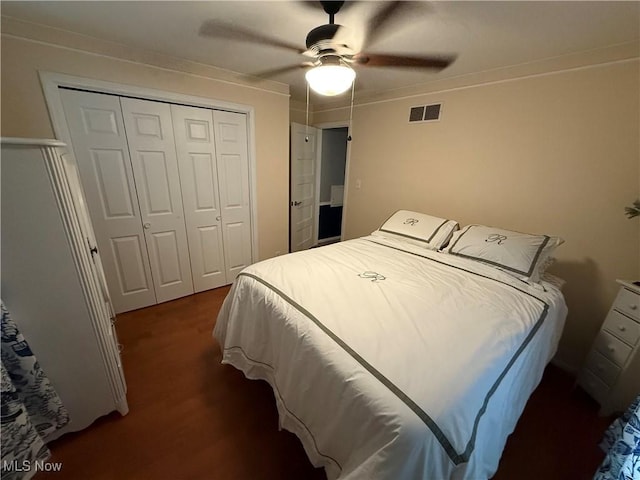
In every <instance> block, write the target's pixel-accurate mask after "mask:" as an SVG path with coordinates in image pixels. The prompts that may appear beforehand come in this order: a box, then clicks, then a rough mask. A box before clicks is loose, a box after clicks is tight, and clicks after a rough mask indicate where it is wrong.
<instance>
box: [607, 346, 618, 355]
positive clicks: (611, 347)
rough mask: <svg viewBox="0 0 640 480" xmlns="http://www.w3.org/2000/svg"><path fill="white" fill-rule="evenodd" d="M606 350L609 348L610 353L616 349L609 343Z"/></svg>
mask: <svg viewBox="0 0 640 480" xmlns="http://www.w3.org/2000/svg"><path fill="white" fill-rule="evenodd" d="M607 350H609V351H610V352H611V353H613V352H615V351H616V347H613V346H611V345H607Z"/></svg>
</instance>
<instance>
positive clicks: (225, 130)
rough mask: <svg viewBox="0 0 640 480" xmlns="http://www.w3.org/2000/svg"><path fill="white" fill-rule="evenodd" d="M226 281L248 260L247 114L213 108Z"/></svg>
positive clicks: (249, 221)
mask: <svg viewBox="0 0 640 480" xmlns="http://www.w3.org/2000/svg"><path fill="white" fill-rule="evenodd" d="M212 113H213V125H214V136H215V144H216V159H217V162H216V163H217V168H218V179H219V182H218V184H219V186H220V211H221V213H222V237H223V241H224V247H225V248H224V256H225V265H226V272H227V281H228V282H229V283H231V282H232V281H233V280H234V279H235V278H236V276H237V275H238V273H240V271H241V270H242V269H243V268H245V267H247V266H249V265H250V264H251V202H250V195H249V188H250V185H249V155H248V151H247V144H248V143H247V116H246V115H244V114H241V113H232V112H223V111H220V110H213V111H212Z"/></svg>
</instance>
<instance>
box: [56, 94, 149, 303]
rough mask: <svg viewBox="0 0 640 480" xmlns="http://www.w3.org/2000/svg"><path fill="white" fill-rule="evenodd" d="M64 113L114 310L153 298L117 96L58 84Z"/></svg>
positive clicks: (147, 258) (145, 247)
mask: <svg viewBox="0 0 640 480" xmlns="http://www.w3.org/2000/svg"><path fill="white" fill-rule="evenodd" d="M60 95H61V97H62V101H63V105H64V110H65V116H66V118H67V124H68V127H69V131H70V134H71V140H72V142H73V149H74V152H75V157H76V161H77V163H78V169H79V171H80V176H81V179H82V184H83V188H84V191H85V195H86V197H87V203H88V207H89V214H90V215H91V220H92V224H93V228H94V231H95V234H96V240H97V243H98V249H99V251H100V254H101V257H102V260H103V266H104V271H105V275H106V277H107V283H108V284H109V288H110V293H111V299H112V301H113V306H114V308H115V310H116V312H124V311H127V310H133V309H136V308H141V307H146V306H148V305H153V304H155V303H157V300H156V294H155V289H154V286H153V281H152V276H151V268H150V264H149V256H148V255H147V246H146V242H145V237H144V234H143V229H142V221H141V216H140V209H139V207H138V197H137V193H136V189H135V184H134V182H133V172H132V168H131V160H130V158H129V147H128V145H127V136H126V134H125V129H124V123H123V120H122V111H121V107H120V99H119V98H118V97H116V96H112V95H101V94H95V93H89V92H81V91H74V90H61V91H60Z"/></svg>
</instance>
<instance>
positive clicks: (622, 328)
mask: <svg viewBox="0 0 640 480" xmlns="http://www.w3.org/2000/svg"><path fill="white" fill-rule="evenodd" d="M626 329H627V327H625V326H624V325H618V330H620V331H621V332H624V331H625V330H626Z"/></svg>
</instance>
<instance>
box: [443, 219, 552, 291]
mask: <svg viewBox="0 0 640 480" xmlns="http://www.w3.org/2000/svg"><path fill="white" fill-rule="evenodd" d="M563 242H564V240H563V239H562V238H560V237H552V236H549V235H532V234H529V233H521V232H514V231H511V230H504V229H501V228H495V227H487V226H485V225H467V226H466V227H464V228H463V229H462V230H459V231H458V232H456V233H454V234H453V238H452V239H451V242H450V243H449V246H448V247H447V248H446V249H445V251H446V252H447V253H450V254H451V255H457V256H459V257H464V258H469V259H472V260H476V261H479V262H483V263H486V264H489V265H493V266H495V267H497V268H499V269H500V270H503V271H505V272H508V273H510V274H512V275H514V276H515V277H517V278H519V279H520V280H524V281H528V282H534V283H537V282H539V281H540V275H541V272H542V271H543V268H544V267H545V266H547V265H548V263H547V259H548V258H549V256H550V255H551V253H552V252H553V251H554V250H555V248H556V247H557V246H559V245H561V244H562V243H563Z"/></svg>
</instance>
